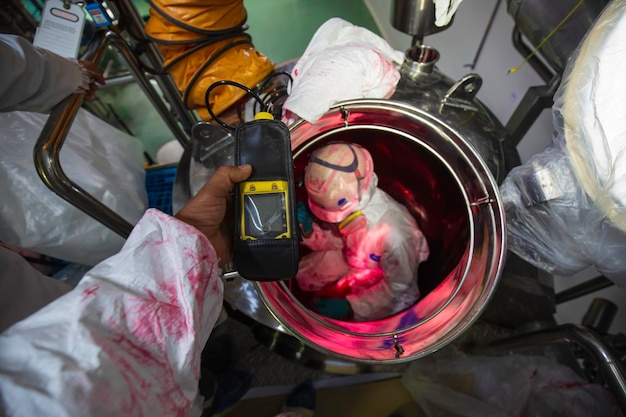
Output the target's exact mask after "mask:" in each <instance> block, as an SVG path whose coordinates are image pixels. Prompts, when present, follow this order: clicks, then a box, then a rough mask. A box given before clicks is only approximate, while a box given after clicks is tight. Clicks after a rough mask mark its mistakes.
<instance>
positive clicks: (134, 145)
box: [0, 109, 148, 265]
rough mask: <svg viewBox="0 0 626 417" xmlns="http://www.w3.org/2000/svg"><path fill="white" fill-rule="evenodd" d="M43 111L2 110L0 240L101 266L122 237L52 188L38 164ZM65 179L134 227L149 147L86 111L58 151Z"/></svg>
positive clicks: (142, 206)
mask: <svg viewBox="0 0 626 417" xmlns="http://www.w3.org/2000/svg"><path fill="white" fill-rule="evenodd" d="M47 117H48V116H47V115H43V114H39V113H27V112H12V113H0V127H1V128H0V189H1V190H2V197H0V241H3V242H6V243H10V244H12V245H16V246H20V247H23V248H27V249H31V250H33V251H36V252H39V253H42V254H45V255H48V256H52V257H55V258H59V259H64V260H66V261H70V262H76V263H80V264H84V265H95V264H96V263H98V262H100V261H101V260H103V259H105V258H107V257H109V256H111V255H113V254H115V253H117V251H118V250H119V249H120V248H121V247H122V245H123V243H124V239H123V238H122V237H120V236H119V235H118V234H117V233H115V232H113V231H111V230H110V229H108V228H107V227H105V226H103V225H102V224H101V223H99V222H98V221H96V220H94V219H93V218H92V217H90V216H88V215H87V214H85V213H83V212H82V211H80V210H79V209H77V208H75V207H74V206H73V205H71V204H70V203H68V202H66V201H65V200H63V199H62V198H61V197H59V196H57V195H56V194H54V193H53V192H52V191H50V190H49V189H48V188H47V187H46V186H45V185H44V184H43V182H42V181H41V179H40V178H39V176H38V175H37V172H36V171H35V165H34V162H33V148H34V146H35V142H36V141H37V138H38V137H39V134H40V133H41V130H42V128H43V126H44V125H45V122H46V120H47ZM60 159H61V166H62V168H63V170H64V172H65V174H66V175H67V176H68V177H69V178H70V179H71V180H72V181H74V182H75V183H76V184H78V185H79V186H80V187H82V188H83V189H84V190H85V191H87V192H89V193H90V194H91V195H93V196H94V197H95V198H96V199H97V200H99V201H101V202H103V203H104V204H105V205H106V206H108V207H109V208H111V209H112V210H113V211H115V212H116V213H118V214H119V215H120V216H122V217H123V218H125V219H126V220H127V221H129V222H130V223H131V224H133V225H134V224H135V223H136V222H137V221H138V220H139V218H140V217H141V216H142V214H143V213H144V211H145V210H146V208H147V206H148V199H147V194H146V190H145V184H144V181H145V180H144V178H145V177H144V176H145V172H144V169H143V148H142V145H141V143H140V142H139V141H138V140H137V139H136V138H134V137H132V136H129V135H127V134H125V133H123V132H120V131H119V130H117V129H115V128H113V127H112V126H110V125H108V124H106V123H105V122H103V121H102V120H100V119H98V118H97V117H95V116H93V115H92V114H90V113H89V112H87V111H85V110H82V109H81V110H80V111H79V112H78V114H77V116H76V119H75V120H74V123H73V124H72V127H71V129H70V132H69V134H68V136H67V138H66V140H65V143H64V146H63V148H62V150H61V154H60Z"/></svg>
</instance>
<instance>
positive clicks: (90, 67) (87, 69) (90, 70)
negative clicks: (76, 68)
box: [78, 61, 105, 100]
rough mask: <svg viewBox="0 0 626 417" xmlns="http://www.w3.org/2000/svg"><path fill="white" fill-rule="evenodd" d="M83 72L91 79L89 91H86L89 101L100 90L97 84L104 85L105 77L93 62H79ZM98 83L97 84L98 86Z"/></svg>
mask: <svg viewBox="0 0 626 417" xmlns="http://www.w3.org/2000/svg"><path fill="white" fill-rule="evenodd" d="M78 62H79V64H80V66H81V70H82V71H83V73H84V74H86V75H87V76H88V77H89V80H90V81H89V89H88V90H86V91H85V100H89V99H90V98H92V97H93V96H94V94H96V90H98V86H97V84H100V85H104V83H105V82H104V76H103V75H102V71H100V68H98V66H97V65H96V64H95V63H93V62H91V61H78ZM96 83H97V84H96Z"/></svg>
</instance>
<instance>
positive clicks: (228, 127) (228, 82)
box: [204, 80, 263, 131]
mask: <svg viewBox="0 0 626 417" xmlns="http://www.w3.org/2000/svg"><path fill="white" fill-rule="evenodd" d="M221 85H232V86H234V87H238V88H240V89H242V90H244V91H245V92H247V93H248V94H250V95H251V96H252V97H254V99H255V100H256V101H257V102H258V103H261V105H263V100H261V97H259V95H258V94H257V93H255V92H254V91H252V90H251V89H249V88H248V87H246V86H245V85H243V84H240V83H238V82H236V81H231V80H220V81H216V82H214V83H213V84H211V85H210V86H209V88H207V90H206V93H205V94H204V104H205V105H206V108H207V110H208V112H209V114H210V115H211V117H212V118H213V120H215V121H216V122H217V123H219V124H220V125H221V126H222V127H223V128H224V129H226V130H231V131H232V130H235V126H231V125H229V124H227V123H224V122H223V121H222V120H221V119H220V118H219V117H217V116H216V115H215V113H213V110H212V109H211V106H210V105H209V97H210V95H211V91H212V90H213V89H214V88H216V87H219V86H221Z"/></svg>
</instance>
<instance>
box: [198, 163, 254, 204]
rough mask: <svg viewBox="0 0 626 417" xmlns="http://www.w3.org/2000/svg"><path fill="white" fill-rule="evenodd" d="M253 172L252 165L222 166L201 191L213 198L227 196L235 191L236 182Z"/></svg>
mask: <svg viewBox="0 0 626 417" xmlns="http://www.w3.org/2000/svg"><path fill="white" fill-rule="evenodd" d="M250 174H252V167H251V166H250V165H247V164H246V165H240V166H222V167H220V168H219V169H218V170H217V171H215V174H213V176H212V177H211V178H210V179H209V180H208V181H207V183H206V184H204V187H202V190H200V192H201V193H203V194H206V195H207V197H208V196H210V197H212V198H226V197H228V196H229V195H230V193H232V192H233V186H234V184H236V183H238V182H241V181H244V180H246V179H247V178H248V177H250Z"/></svg>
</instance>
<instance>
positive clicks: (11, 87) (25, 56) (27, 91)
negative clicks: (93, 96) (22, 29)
mask: <svg viewBox="0 0 626 417" xmlns="http://www.w3.org/2000/svg"><path fill="white" fill-rule="evenodd" d="M0 57H1V59H0V111H2V112H7V111H14V110H20V111H33V112H40V113H46V112H48V111H49V110H50V109H51V108H52V107H53V106H54V105H55V104H57V103H59V102H60V101H61V100H63V99H64V98H65V97H67V96H69V95H70V94H72V93H76V92H78V91H80V90H81V89H83V90H84V91H87V90H88V89H89V81H90V80H89V75H88V74H87V73H86V72H84V71H83V69H82V66H81V65H80V64H79V63H78V62H77V61H74V60H69V59H66V58H63V57H61V56H59V55H55V54H53V53H51V52H48V51H46V50H44V49H38V48H35V47H34V46H33V45H32V44H31V43H30V42H29V41H28V40H26V39H24V38H22V37H19V36H16V35H6V34H0Z"/></svg>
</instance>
